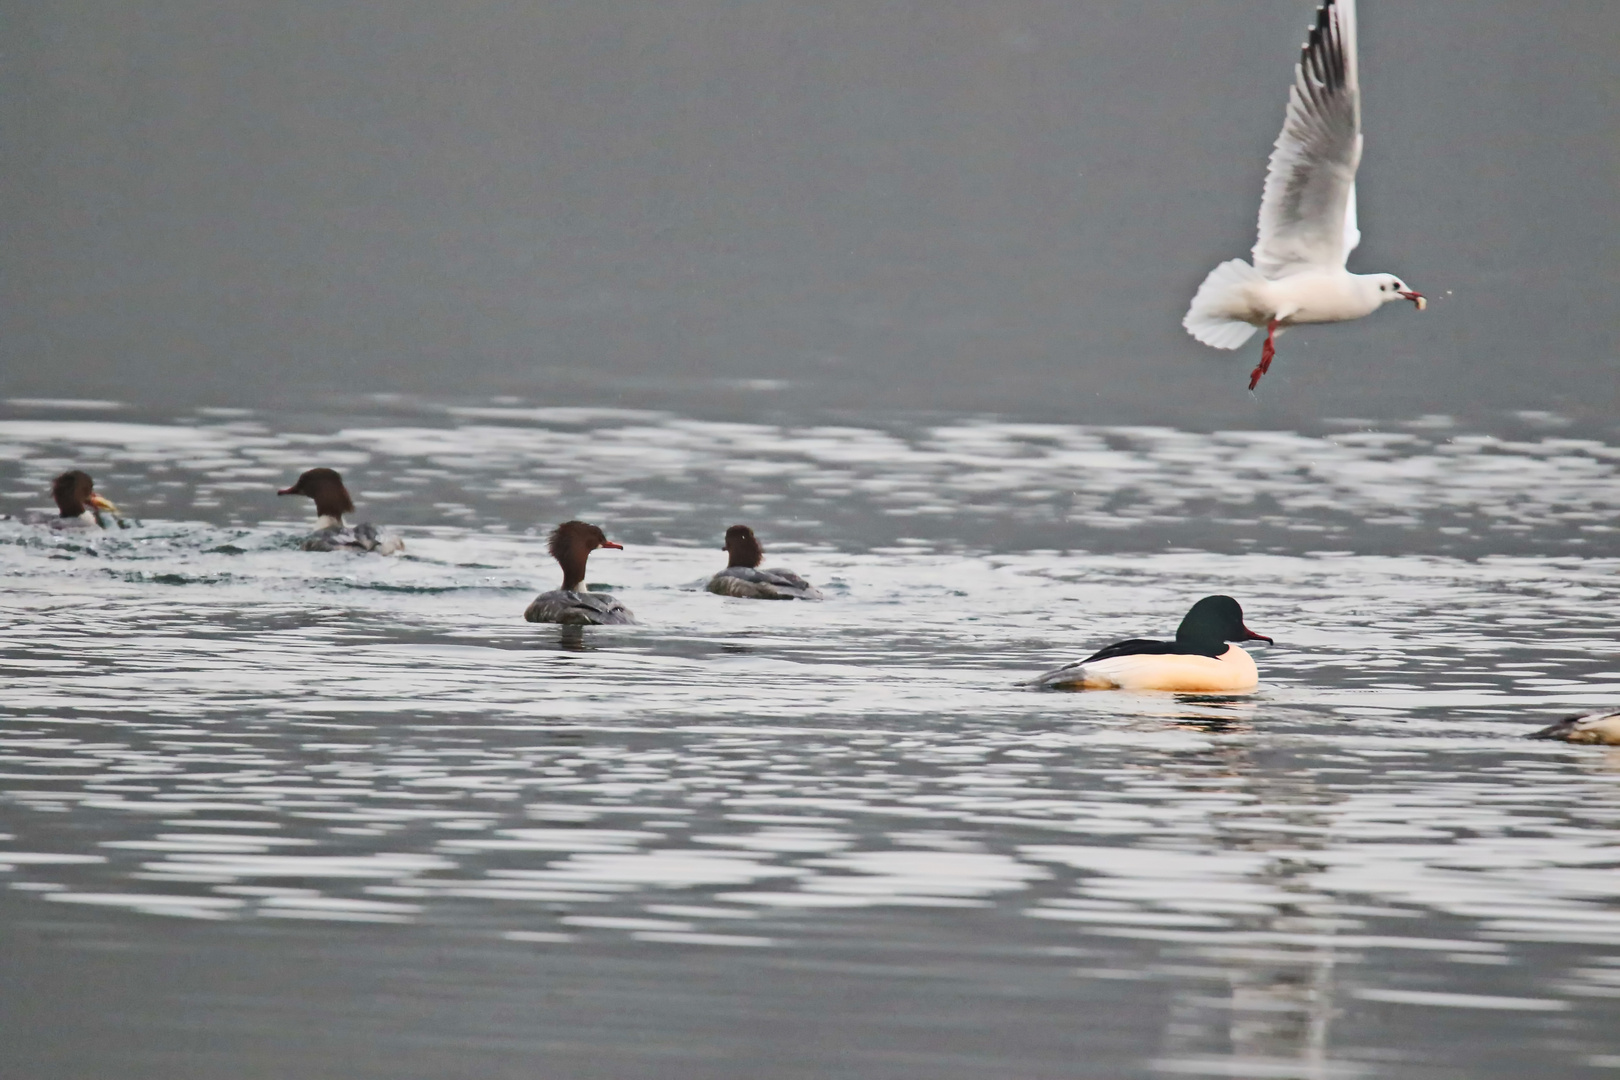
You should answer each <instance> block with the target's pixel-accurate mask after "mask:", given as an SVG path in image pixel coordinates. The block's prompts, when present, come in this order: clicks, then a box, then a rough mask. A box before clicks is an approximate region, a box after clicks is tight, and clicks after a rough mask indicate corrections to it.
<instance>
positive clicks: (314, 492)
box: [276, 469, 405, 555]
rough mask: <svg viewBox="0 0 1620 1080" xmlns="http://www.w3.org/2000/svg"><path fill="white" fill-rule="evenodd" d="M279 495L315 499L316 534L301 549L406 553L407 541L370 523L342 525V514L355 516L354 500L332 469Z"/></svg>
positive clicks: (308, 475)
mask: <svg viewBox="0 0 1620 1080" xmlns="http://www.w3.org/2000/svg"><path fill="white" fill-rule="evenodd" d="M276 494H277V495H305V496H308V497H309V498H311V499H314V500H315V513H316V514H317V515H318V516H317V517H316V518H315V531H314V532H312V533H310V534H309V535H308V536H306V537H304V540H303V542H302V543H301V544H299V545H298V546H299V547H300V548H301V549H302V550H304V551H374V552H376V553H377V554H379V555H393V554H394V553H395V552H399V551H404V550H405V541H403V540H401V539H400V538H399V537H397V536H390V535H388V534H386V533H383V532H382V531H380V530H379V529H378V528H377V526H375V525H372V524H371V523H369V522H362V523H360V524H359V525H352V526H351V525H345V524H343V515H344V514H352V513H354V500H353V499H351V498H350V497H349V489H348V488H346V487H344V486H343V477H341V476H339V475H338V474H337V472H336V471H334V470H332V469H309V470H307V471H305V472H304V473H303V474H302V475H300V476H299V477H298V480H297V482H295V483H294V484H293V486H292V487H288V488H282V489H281V490H280V491H277V492H276Z"/></svg>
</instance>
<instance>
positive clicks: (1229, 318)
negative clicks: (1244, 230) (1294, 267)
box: [1181, 259, 1266, 349]
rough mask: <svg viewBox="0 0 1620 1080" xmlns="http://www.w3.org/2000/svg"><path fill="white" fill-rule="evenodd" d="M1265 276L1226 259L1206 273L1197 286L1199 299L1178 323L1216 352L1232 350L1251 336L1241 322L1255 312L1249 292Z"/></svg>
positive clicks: (1247, 325) (1249, 326)
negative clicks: (1201, 282) (1251, 312)
mask: <svg viewBox="0 0 1620 1080" xmlns="http://www.w3.org/2000/svg"><path fill="white" fill-rule="evenodd" d="M1265 280H1266V278H1265V275H1264V274H1262V273H1260V271H1258V270H1256V269H1255V268H1254V267H1252V266H1250V265H1249V264H1248V263H1246V262H1244V261H1243V260H1242V259H1228V260H1227V261H1226V262H1223V263H1221V265H1219V266H1217V267H1216V268H1215V269H1213V270H1211V271H1210V272H1209V276H1208V277H1206V278H1205V279H1204V283H1203V284H1202V285H1200V286H1198V295H1196V296H1194V297H1193V302H1192V306H1191V307H1189V308H1188V309H1187V315H1186V317H1185V318H1183V319H1182V320H1181V325H1182V326H1184V327H1186V328H1187V333H1189V334H1191V335H1192V336H1193V337H1195V338H1197V339H1198V340H1199V341H1202V342H1203V343H1204V344H1205V345H1209V346H1212V347H1214V348H1217V349H1235V348H1237V347H1238V346H1240V345H1242V344H1243V343H1244V342H1245V341H1248V340H1249V338H1250V337H1252V336H1253V335H1254V331H1255V329H1256V328H1255V327H1254V326H1253V325H1252V324H1250V323H1247V322H1245V321H1243V319H1242V317H1241V316H1243V315H1247V314H1248V313H1249V312H1250V311H1252V310H1254V304H1253V303H1252V302H1251V301H1250V299H1249V291H1250V289H1252V288H1253V287H1254V286H1255V285H1259V284H1264V283H1265Z"/></svg>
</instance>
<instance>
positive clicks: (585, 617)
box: [523, 521, 636, 626]
mask: <svg viewBox="0 0 1620 1080" xmlns="http://www.w3.org/2000/svg"><path fill="white" fill-rule="evenodd" d="M549 546H550V548H551V557H552V558H554V559H556V560H557V563H558V565H560V566H561V567H562V572H563V583H562V588H560V589H553V590H552V591H551V592H543V593H541V594H540V595H539V596H537V597H535V598H534V600H533V601H532V602H530V604H529V607H528V609H527V610H526V611H524V612H523V617H524V618H525V619H527V620H529V621H530V622H549V623H576V624H578V623H584V624H587V625H591V626H602V625H618V624H623V623H633V622H635V621H636V617H635V616H634V615H632V614H631V613H630V609H629V608H627V607H625V606H624V605H623V604H621V603H619V601H618V600H616V599H614V598H613V597H612V596H609V595H608V594H607V593H590V592H580V591H579V587H580V585H581V584H583V583H584V581H585V560H586V559H587V558H589V557H590V554H591V552H593V551H595V550H596V549H597V548H612V549H613V550H615V551H623V550H624V545H623V544H615V543H614V542H613V541H611V540H609V539H608V538H607V535H606V534H605V533H603V532H602V530H601V529H599V528H597V527H596V526H595V525H590V524H587V523H586V522H583V521H565V522H563V523H562V524H561V525H559V526H557V527H556V528H555V529H553V530H552V533H551V541H550V545H549Z"/></svg>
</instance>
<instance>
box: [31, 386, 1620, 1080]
mask: <svg viewBox="0 0 1620 1080" xmlns="http://www.w3.org/2000/svg"><path fill="white" fill-rule="evenodd" d="M823 419H827V418H823ZM0 447H3V460H4V476H5V477H6V483H5V491H4V497H5V499H6V500H7V502H8V503H10V504H11V505H12V506H13V507H16V508H21V507H24V506H28V505H35V504H38V503H39V502H40V501H41V500H40V499H39V497H38V496H37V493H38V492H40V491H42V490H43V489H44V485H45V484H46V482H47V481H48V478H49V477H50V476H51V475H53V474H54V472H55V471H57V470H59V469H61V468H62V467H63V466H64V465H65V464H67V463H69V462H70V461H71V462H73V463H76V464H78V465H81V466H82V467H85V468H87V469H89V470H90V471H91V472H92V473H93V474H94V475H95V476H96V478H97V483H98V488H99V489H100V490H102V491H104V492H105V493H106V494H107V495H108V496H110V497H112V498H113V499H115V500H118V501H120V502H121V503H122V504H123V505H124V506H125V507H126V508H128V511H129V512H130V513H132V514H133V516H134V518H135V519H136V520H134V521H133V522H132V523H131V524H130V527H129V528H127V529H112V530H109V531H106V532H104V533H100V534H93V535H90V536H85V535H75V534H62V533H59V532H53V531H52V530H49V529H46V528H42V527H40V526H37V525H29V524H25V523H23V522H21V521H16V520H13V521H6V522H0V575H3V577H4V592H3V601H0V608H3V611H4V623H3V626H0V677H3V683H4V687H5V694H4V700H3V701H0V833H3V835H0V881H3V883H4V890H3V891H0V913H3V915H0V928H3V929H0V934H3V935H4V952H5V955H6V957H7V961H6V963H5V964H4V965H3V966H0V1000H3V1001H4V1007H3V1010H0V1015H3V1017H4V1026H5V1030H4V1032H3V1039H4V1044H5V1046H6V1048H7V1051H6V1053H7V1057H8V1059H9V1066H8V1067H9V1069H10V1075H16V1076H30V1077H45V1076H95V1075H118V1076H125V1077H145V1076H152V1077H157V1076H165V1077H171V1076H210V1077H211V1076H227V1075H229V1076H242V1075H262V1076H298V1077H324V1076H331V1077H339V1076H343V1077H355V1076H368V1077H370V1076H375V1077H404V1076H413V1077H414V1076H421V1077H441V1076H469V1077H470V1076H613V1077H624V1076H647V1077H683V1076H690V1077H714V1076H738V1077H744V1076H784V1077H792V1076H804V1077H811V1076H843V1075H849V1076H897V1077H900V1076H904V1077H912V1076H915V1077H932V1078H939V1077H992V1076H994V1077H1069V1076H1085V1077H1092V1076H1147V1075H1202V1076H1244V1077H1306V1078H1317V1077H1339V1076H1401V1077H1413V1076H1422V1077H1428V1076H1433V1077H1461V1076H1468V1077H1497V1076H1500V1077H1520V1076H1526V1075H1569V1076H1575V1075H1587V1074H1590V1075H1607V1074H1608V1072H1607V1070H1612V1069H1614V1068H1615V1067H1620V1040H1617V1038H1616V1036H1615V1034H1614V1027H1613V1023H1612V1020H1613V1016H1614V1007H1615V996H1616V995H1617V994H1620V907H1617V906H1616V901H1617V897H1620V877H1617V876H1616V863H1617V862H1620V847H1617V846H1616V843H1615V831H1614V830H1615V825H1616V823H1617V821H1620V758H1617V757H1616V756H1615V752H1613V751H1608V750H1604V749H1602V748H1585V747H1569V746H1565V745H1562V744H1557V743H1553V744H1548V743H1537V742H1531V741H1527V740H1525V739H1524V736H1525V734H1526V733H1527V732H1528V731H1529V730H1531V729H1532V728H1533V727H1534V726H1535V725H1537V724H1540V723H1544V722H1546V721H1547V720H1549V719H1551V718H1554V717H1557V716H1561V715H1566V714H1569V713H1571V712H1573V711H1576V710H1579V709H1583V708H1588V707H1596V706H1601V705H1605V704H1607V705H1613V704H1614V703H1615V702H1616V701H1617V700H1620V663H1617V658H1616V656H1615V652H1614V639H1613V625H1614V616H1613V612H1614V611H1615V610H1617V607H1620V551H1617V550H1616V537H1617V531H1616V528H1615V526H1613V525H1612V524H1610V522H1611V521H1612V513H1611V512H1610V508H1611V507H1612V504H1613V497H1614V492H1615V490H1616V484H1617V482H1620V438H1617V435H1616V432H1615V431H1614V429H1613V428H1609V429H1607V430H1602V429H1598V430H1582V429H1579V428H1578V427H1576V426H1573V425H1570V424H1568V423H1566V422H1564V421H1562V420H1561V419H1560V418H1558V417H1555V416H1549V415H1544V414H1538V415H1531V416H1524V417H1504V418H1501V421H1500V423H1499V424H1498V426H1497V430H1496V431H1484V430H1478V429H1469V428H1465V427H1462V426H1459V425H1457V424H1456V423H1454V422H1452V421H1449V420H1448V419H1447V418H1445V417H1439V416H1428V417H1423V418H1419V419H1417V420H1415V421H1414V422H1411V423H1406V424H1390V425H1387V426H1386V427H1385V428H1383V429H1382V430H1379V431H1370V430H1366V429H1365V426H1364V425H1361V424H1359V423H1355V422H1341V423H1337V424H1333V423H1330V424H1325V425H1323V427H1322V429H1321V430H1319V431H1315V432H1280V431H1264V430H1250V431H1242V430H1231V431H1221V432H1214V433H1208V434H1199V433H1192V432H1187V431H1179V430H1175V429H1172V428H1165V427H1145V426H1144V427H1105V426H1086V425H1065V424H1054V423H1030V422H1020V421H1011V420H1006V419H1002V418H996V417H990V416H979V417H975V416H966V415H964V416H956V417H951V418H938V417H935V418H910V419H906V418H890V419H888V420H887V421H879V420H876V419H869V421H868V422H867V423H864V424H862V423H855V422H851V421H850V420H849V419H848V418H844V420H843V422H840V423H833V422H820V423H816V422H810V421H809V420H808V419H807V421H806V422H804V423H802V424H765V423H742V422H735V421H730V422H728V421H717V420H712V419H700V418H696V417H692V416H687V415H682V414H680V413H678V412H675V411H672V410H666V411H654V410H644V409H624V408H618V409H614V408H586V407H558V406H546V405H541V404H538V403H534V402H523V401H518V400H515V399H510V398H507V399H501V400H500V401H496V402H489V401H485V402H482V403H469V402H460V403H447V402H435V401H428V400H414V401H404V400H400V399H397V398H389V399H386V400H384V401H371V402H367V401H364V400H359V399H357V400H355V401H353V402H351V403H350V405H349V407H348V409H347V411H345V412H343V413H333V414H329V415H324V416H320V415H315V414H306V415H304V416H302V417H298V418H291V417H287V416H278V415H265V414H262V413H259V412H255V411H253V410H250V409H245V408H244V409H221V408H202V409H198V410H191V411H182V412H178V413H168V414H164V413H161V412H156V411H153V410H142V409H137V408H124V407H115V403H111V402H103V403H95V402H90V403H78V404H75V403H73V402H64V401H56V402H39V401H35V402H29V401H20V402H13V403H12V404H10V405H9V406H7V408H6V410H5V416H4V418H3V419H0ZM313 460H320V461H323V462H327V463H330V464H333V465H335V466H337V467H339V468H341V469H342V470H343V471H344V473H345V474H346V476H347V478H348V480H349V482H350V484H351V486H352V487H353V489H354V491H355V494H356V497H357V500H358V502H359V504H360V507H361V514H360V518H361V519H370V520H375V521H378V522H380V523H384V524H388V525H390V526H393V527H395V528H397V529H398V530H399V531H400V532H401V533H402V534H403V535H404V536H405V538H406V542H407V550H406V553H405V554H404V555H402V556H399V557H396V558H382V557H364V556H352V555H348V554H343V553H309V552H302V551H299V550H296V544H297V541H298V539H299V538H300V536H301V535H302V530H303V528H304V527H305V523H306V522H307V520H308V518H309V516H310V511H309V509H308V507H307V504H304V503H303V502H302V500H300V501H299V503H297V504H295V503H294V501H293V500H291V499H282V500H279V501H278V500H277V499H276V497H275V496H274V494H273V492H274V489H275V488H276V487H277V486H280V485H282V484H285V483H286V482H288V480H289V478H290V477H292V476H293V475H295V474H296V472H297V470H299V469H300V468H301V467H303V466H304V465H305V464H307V463H308V462H311V461H313ZM565 507H566V508H567V509H566V512H567V513H570V514H577V515H579V516H582V517H585V518H587V519H589V520H595V521H600V522H603V523H605V524H606V525H607V528H608V533H609V535H610V536H611V537H612V538H614V539H616V540H619V541H621V542H623V543H624V544H625V550H624V551H622V552H615V551H601V552H597V553H596V555H595V556H594V557H593V559H592V563H591V574H590V580H591V581H592V582H593V583H597V584H596V587H610V588H611V589H612V590H613V591H614V592H615V593H616V594H617V595H618V596H619V597H620V598H621V599H622V600H624V601H625V602H626V603H627V604H629V606H630V607H631V608H632V609H634V610H635V612H636V613H637V615H638V616H639V618H640V619H641V625H638V626H634V627H600V628H596V627H593V628H558V627H550V626H533V625H529V624H526V623H524V622H522V621H521V618H520V613H521V611H522V609H523V607H524V605H525V604H526V603H527V601H528V599H529V598H530V596H531V595H532V594H533V593H535V592H537V591H540V590H541V589H544V588H549V587H553V586H554V585H555V579H556V577H557V571H556V568H555V564H553V563H551V562H550V560H549V559H548V558H547V557H546V555H545V552H544V532H545V529H546V527H547V524H548V523H549V522H552V521H554V520H555V519H556V518H557V516H558V515H559V514H560V513H562V512H564V511H563V508H565ZM732 519H737V520H744V521H750V522H753V523H755V524H756V526H757V527H758V528H759V529H760V532H761V534H762V536H763V538H764V540H765V543H766V544H767V546H768V548H769V549H770V551H771V555H772V559H771V561H772V562H781V563H784V564H787V565H791V566H792V567H794V568H795V569H797V570H798V571H799V572H801V573H803V574H805V575H806V576H807V577H809V578H810V579H811V580H812V581H814V582H816V583H818V584H819V585H820V586H821V587H822V588H823V589H824V590H825V591H826V592H827V594H828V598H827V599H826V600H825V601H824V602H822V603H798V602H794V603H768V602H759V601H742V600H733V599H726V598H721V597H717V596H714V595H712V594H709V593H706V592H703V591H700V585H701V582H702V581H703V580H704V578H705V577H706V575H707V574H709V573H711V572H712V571H713V570H714V569H716V568H718V567H719V566H720V565H722V564H723V552H721V551H720V550H719V545H720V532H721V531H722V529H723V526H724V524H726V523H729V522H730V521H731V520H732ZM1209 592H1229V593H1232V594H1234V595H1236V596H1238V597H1240V598H1241V600H1242V602H1243V603H1244V605H1245V610H1246V613H1247V616H1248V621H1249V623H1250V624H1251V625H1252V626H1255V627H1256V628H1258V629H1260V630H1262V631H1263V632H1265V633H1267V634H1269V635H1272V636H1273V637H1275V638H1276V641H1277V644H1276V645H1275V646H1274V647H1271V648H1262V649H1257V650H1256V653H1257V656H1258V660H1259V664H1260V667H1261V671H1262V677H1263V682H1262V686H1261V688H1260V690H1259V691H1258V692H1256V693H1255V694H1253V695H1246V696H1234V697H1228V698H1215V699H1203V698H1199V697H1196V696H1184V697H1176V696H1171V695H1157V694H1147V695H1128V694H1119V693H1112V694H1109V693H1097V694H1061V693H1042V692H1036V691H1032V690H1029V689H1026V688H1023V687H1021V686H1020V685H1019V683H1020V681H1021V680H1024V679H1027V678H1029V677H1031V676H1033V675H1035V674H1037V673H1038V672H1039V671H1041V670H1042V669H1043V668H1045V667H1047V666H1050V665H1055V664H1057V663H1059V662H1061V661H1065V660H1069V659H1073V658H1075V657H1076V656H1078V655H1081V654H1083V653H1084V652H1087V651H1090V650H1091V649H1093V648H1095V647H1096V646H1098V645H1100V644H1102V643H1105V642H1107V641H1109V640H1112V639H1115V638H1118V637H1123V636H1131V635H1138V634H1167V633H1169V632H1171V631H1172V630H1173V628H1174V625H1175V622H1176V621H1177V620H1178V619H1179V617H1180V615H1181V614H1182V612H1183V611H1184V609H1185V608H1186V607H1187V606H1188V604H1189V603H1190V602H1191V600H1193V599H1196V598H1197V597H1198V596H1201V595H1203V594H1205V593H1209ZM114 1062H116V1068H114V1067H113V1065H112V1063H114ZM1549 1070H1551V1071H1549Z"/></svg>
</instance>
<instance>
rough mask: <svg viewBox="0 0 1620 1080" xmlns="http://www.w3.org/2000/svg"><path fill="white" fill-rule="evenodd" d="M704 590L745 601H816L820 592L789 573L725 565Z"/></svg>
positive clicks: (796, 575)
mask: <svg viewBox="0 0 1620 1080" xmlns="http://www.w3.org/2000/svg"><path fill="white" fill-rule="evenodd" d="M708 589H709V591H710V592H712V593H719V594H720V595H721V596H740V597H742V598H744V599H746V600H820V599H821V598H822V597H821V590H820V589H817V588H816V587H815V586H814V585H811V584H810V583H809V582H808V581H806V580H804V578H802V577H800V576H799V575H798V574H795V573H793V571H791V570H769V569H766V570H761V569H759V568H757V567H753V566H728V567H726V568H725V569H724V570H722V571H720V572H719V573H718V574H716V575H714V577H712V578H710V579H709V585H708Z"/></svg>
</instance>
